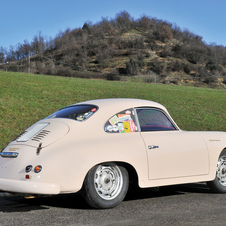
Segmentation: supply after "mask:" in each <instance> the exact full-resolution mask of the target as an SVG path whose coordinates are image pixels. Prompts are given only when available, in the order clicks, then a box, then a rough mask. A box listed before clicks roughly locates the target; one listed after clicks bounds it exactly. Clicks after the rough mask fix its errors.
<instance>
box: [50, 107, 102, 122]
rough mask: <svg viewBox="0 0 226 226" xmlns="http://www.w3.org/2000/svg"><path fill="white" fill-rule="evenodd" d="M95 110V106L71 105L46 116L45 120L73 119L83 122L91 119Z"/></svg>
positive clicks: (96, 108)
mask: <svg viewBox="0 0 226 226" xmlns="http://www.w3.org/2000/svg"><path fill="white" fill-rule="evenodd" d="M97 110H98V107H97V106H95V105H72V106H69V107H65V108H62V109H60V110H58V111H57V112H55V113H53V114H52V115H50V116H48V117H47V119H50V118H68V119H74V120H76V121H85V120H86V119H88V118H89V117H91V116H92V115H93V114H94V113H95V112H96V111H97Z"/></svg>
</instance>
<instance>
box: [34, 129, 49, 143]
mask: <svg viewBox="0 0 226 226" xmlns="http://www.w3.org/2000/svg"><path fill="white" fill-rule="evenodd" d="M49 133H50V131H49V130H42V131H40V132H39V133H37V134H36V135H35V136H34V137H33V138H32V139H31V140H33V141H37V142H40V141H41V140H42V139H44V138H45V137H46V136H47V135H48V134H49Z"/></svg>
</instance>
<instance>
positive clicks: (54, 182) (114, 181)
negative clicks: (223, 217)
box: [0, 99, 226, 208]
mask: <svg viewBox="0 0 226 226" xmlns="http://www.w3.org/2000/svg"><path fill="white" fill-rule="evenodd" d="M131 181H135V182H137V185H138V186H139V187H141V188H147V187H159V186H164V185H173V184H185V183H193V182H207V185H208V186H209V187H210V188H211V189H212V190H213V191H214V192H226V133H224V132H186V131H182V130H180V128H179V127H178V126H177V125H176V123H175V122H174V121H173V119H172V118H171V116H170V115H169V113H168V112H167V110H166V109H165V107H163V106H162V105H160V104H158V103H156V102H152V101H146V100H137V99H105V100H93V101H86V102H82V103H77V104H74V105H71V106H68V107H65V108H62V109H60V110H58V111H57V112H55V113H53V114H52V115H50V116H49V117H47V118H45V119H43V120H41V121H39V122H37V123H36V124H34V125H33V126H31V127H30V128H28V129H27V130H25V131H24V132H23V133H22V134H21V135H19V136H18V137H17V138H16V139H15V140H13V141H12V142H11V143H10V144H9V145H8V146H7V147H6V148H4V149H3V150H2V151H1V152H0V190H2V191H7V192H12V193H19V194H24V195H29V194H32V195H54V194H62V193H75V192H78V191H80V190H82V194H83V195H84V198H85V200H86V201H87V202H88V204H89V205H91V206H92V207H94V208H112V207H115V206H116V205H118V204H119V203H120V202H121V201H122V200H123V199H124V197H125V196H126V193H127V190H128V187H129V184H130V182H131Z"/></svg>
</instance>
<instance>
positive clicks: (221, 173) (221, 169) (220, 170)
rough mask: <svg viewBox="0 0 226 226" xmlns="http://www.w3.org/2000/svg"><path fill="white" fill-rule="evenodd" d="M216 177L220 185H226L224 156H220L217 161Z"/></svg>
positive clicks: (225, 159)
mask: <svg viewBox="0 0 226 226" xmlns="http://www.w3.org/2000/svg"><path fill="white" fill-rule="evenodd" d="M217 178H218V180H219V183H220V184H221V185H222V186H226V157H221V158H220V159H219V161H218V164H217Z"/></svg>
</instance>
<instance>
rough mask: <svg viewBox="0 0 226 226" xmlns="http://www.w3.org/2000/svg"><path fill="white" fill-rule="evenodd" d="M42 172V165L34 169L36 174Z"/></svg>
mask: <svg viewBox="0 0 226 226" xmlns="http://www.w3.org/2000/svg"><path fill="white" fill-rule="evenodd" d="M41 170H42V166H40V165H38V166H35V168H34V171H35V173H39V172H40V171H41Z"/></svg>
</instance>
